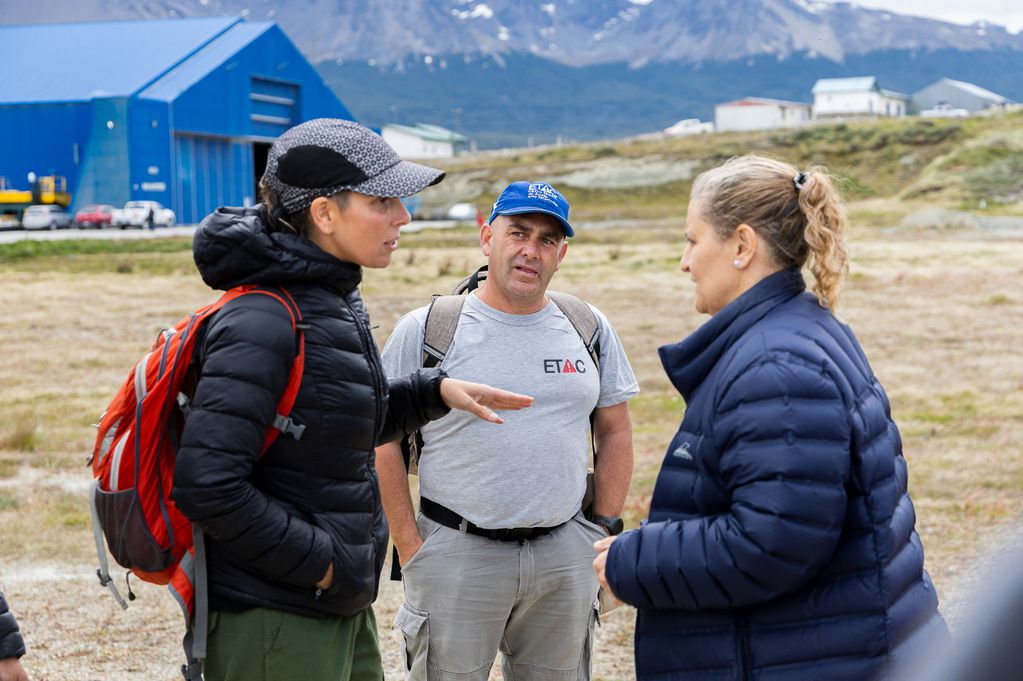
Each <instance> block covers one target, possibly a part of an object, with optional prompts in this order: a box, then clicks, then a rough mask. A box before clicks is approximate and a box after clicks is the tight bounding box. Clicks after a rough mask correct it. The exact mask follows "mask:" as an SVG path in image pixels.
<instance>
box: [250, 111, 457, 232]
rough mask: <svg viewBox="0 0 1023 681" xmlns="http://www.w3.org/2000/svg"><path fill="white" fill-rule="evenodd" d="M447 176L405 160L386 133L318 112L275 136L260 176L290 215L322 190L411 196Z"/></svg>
mask: <svg viewBox="0 0 1023 681" xmlns="http://www.w3.org/2000/svg"><path fill="white" fill-rule="evenodd" d="M443 179H444V171H442V170H438V169H436V168H430V167H429V166H424V165H420V164H418V163H411V162H410V161H403V160H402V159H401V158H400V157H399V156H398V153H397V152H396V151H394V149H392V148H391V146H390V145H389V144H387V142H385V141H384V138H382V137H381V136H380V135H378V134H376V133H375V132H373V131H372V130H370V129H369V128H367V127H365V126H363V125H359V124H358V123H356V122H355V121H346V120H342V119H340V118H316V119H314V120H311V121H307V122H306V123H302V124H301V125H296V126H295V127H294V128H291V129H290V130H287V131H286V132H285V133H284V134H282V135H281V136H280V137H278V138H277V139H276V140H275V141H274V143H273V146H272V147H271V148H270V155H269V158H268V159H267V162H266V172H264V173H263V179H262V180H261V181H260V182H261V184H264V185H266V186H267V187H269V188H270V189H272V190H273V191H274V193H276V194H277V197H278V200H279V201H280V206H281V208H282V209H283V211H284V212H285V213H287V214H289V215H290V214H291V213H297V212H298V211H300V210H302V209H304V208H308V207H309V205H310V204H311V203H312V202H313V199H315V198H317V197H319V196H332V195H334V194H337V193H339V192H343V191H354V192H359V193H360V194H369V195H370V196H388V197H391V196H411V195H412V194H415V193H416V192H419V191H422V190H423V189H425V188H426V187H429V186H430V185H434V184H437V183H438V182H440V181H441V180H443Z"/></svg>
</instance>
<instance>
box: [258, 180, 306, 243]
mask: <svg viewBox="0 0 1023 681" xmlns="http://www.w3.org/2000/svg"><path fill="white" fill-rule="evenodd" d="M259 200H260V202H261V203H262V204H263V211H264V213H263V218H264V220H265V222H266V226H267V228H268V229H269V230H270V231H271V232H285V233H290V234H297V235H299V236H301V237H306V238H308V236H309V209H308V208H307V209H305V210H304V211H301V212H299V213H295V214H292V215H286V214H285V212H284V207H283V206H281V204H280V200H279V199H278V198H277V192H275V191H274V190H272V189H270V188H269V187H268V186H266V185H265V184H263V183H262V182H260V183H259Z"/></svg>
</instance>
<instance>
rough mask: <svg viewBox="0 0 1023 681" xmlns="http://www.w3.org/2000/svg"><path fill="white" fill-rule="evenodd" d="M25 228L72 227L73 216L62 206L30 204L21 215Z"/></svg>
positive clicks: (22, 224)
mask: <svg viewBox="0 0 1023 681" xmlns="http://www.w3.org/2000/svg"><path fill="white" fill-rule="evenodd" d="M21 226H22V227H24V228H25V229H70V228H71V216H70V215H68V213H67V212H66V211H65V210H64V209H63V208H61V207H60V206H52V205H46V206H29V207H28V208H26V209H25V214H24V215H22V217H21Z"/></svg>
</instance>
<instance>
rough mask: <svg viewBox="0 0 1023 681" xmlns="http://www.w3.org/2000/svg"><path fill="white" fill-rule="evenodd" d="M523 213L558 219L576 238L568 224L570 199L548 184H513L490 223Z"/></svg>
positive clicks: (502, 197)
mask: <svg viewBox="0 0 1023 681" xmlns="http://www.w3.org/2000/svg"><path fill="white" fill-rule="evenodd" d="M523 213H545V214H546V215H550V216H553V217H555V218H557V220H558V222H560V223H561V227H562V228H563V229H564V230H565V234H566V235H567V236H575V230H573V229H572V225H570V224H568V199H566V198H565V197H564V196H562V195H561V192H559V191H558V190H557V189H555V188H554V187H552V186H550V185H549V184H547V183H546V182H526V181H522V182H512V183H511V184H510V185H508V187H507V188H506V189H505V190H504V191H503V192H501V195H500V196H498V197H497V201H496V202H495V203H494V210H493V212H492V213H490V219H489V220H487V222H489V223H493V222H494V218H496V217H497V216H498V215H522V214H523Z"/></svg>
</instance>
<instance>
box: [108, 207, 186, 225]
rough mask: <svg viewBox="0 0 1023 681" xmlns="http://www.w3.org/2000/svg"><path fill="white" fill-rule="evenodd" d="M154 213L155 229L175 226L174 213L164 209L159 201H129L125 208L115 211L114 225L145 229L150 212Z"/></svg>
mask: <svg viewBox="0 0 1023 681" xmlns="http://www.w3.org/2000/svg"><path fill="white" fill-rule="evenodd" d="M150 210H152V211H153V226H154V227H170V226H172V225H173V224H174V219H175V216H174V211H172V210H171V209H170V208H164V207H163V206H162V205H160V203H159V202H158V201H129V202H128V203H126V204H124V208H121V209H116V208H115V209H114V215H113V224H114V226H116V227H120V228H121V229H124V228H126V227H144V226H145V224H146V217H147V216H148V215H149V211H150Z"/></svg>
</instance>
